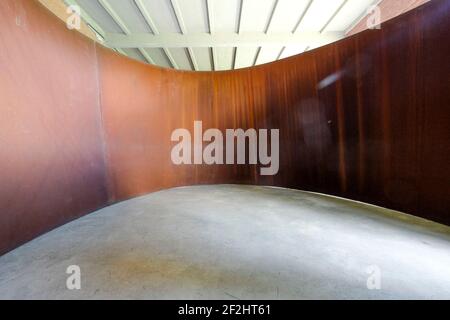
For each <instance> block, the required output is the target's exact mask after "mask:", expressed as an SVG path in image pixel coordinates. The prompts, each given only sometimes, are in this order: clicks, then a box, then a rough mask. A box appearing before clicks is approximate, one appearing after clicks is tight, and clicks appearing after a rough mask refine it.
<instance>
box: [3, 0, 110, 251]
mask: <svg viewBox="0 0 450 320" xmlns="http://www.w3.org/2000/svg"><path fill="white" fill-rule="evenodd" d="M0 30H1V31H0V254H1V253H4V252H5V251H7V250H9V249H12V248H14V247H16V246H18V245H20V244H22V243H23V242H25V241H28V240H30V239H32V238H34V237H36V236H38V235H40V234H42V233H43V232H46V231H48V230H50V229H52V228H54V227H56V226H59V225H61V224H63V223H66V222H67V221H70V220H72V219H75V218H77V217H79V216H81V215H83V214H86V213H88V212H91V211H93V210H95V209H96V208H99V207H101V206H104V205H106V202H107V193H106V179H105V177H106V175H105V173H106V171H105V162H104V154H103V141H102V140H103V139H102V130H101V117H100V109H99V95H98V81H97V64H96V51H95V44H94V42H92V41H90V40H87V39H85V38H83V37H81V36H80V35H79V34H78V33H77V32H71V31H69V30H68V29H67V28H66V27H65V25H64V23H63V22H61V21H59V20H58V19H57V18H55V17H54V16H53V15H52V14H51V13H50V12H48V11H47V10H46V9H45V8H44V7H41V5H40V4H38V3H37V1H30V0H2V1H0Z"/></svg>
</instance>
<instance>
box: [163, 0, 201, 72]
mask: <svg viewBox="0 0 450 320" xmlns="http://www.w3.org/2000/svg"><path fill="white" fill-rule="evenodd" d="M170 3H171V4H172V8H173V11H174V12H175V18H176V20H177V23H178V26H179V27H180V30H181V32H182V33H183V34H186V33H187V28H186V24H185V23H184V19H183V15H182V14H181V8H180V6H179V4H178V2H177V1H176V0H170ZM187 52H188V55H189V58H190V60H191V62H192V67H193V68H194V71H197V70H198V64H197V60H196V59H195V54H194V50H192V47H187Z"/></svg>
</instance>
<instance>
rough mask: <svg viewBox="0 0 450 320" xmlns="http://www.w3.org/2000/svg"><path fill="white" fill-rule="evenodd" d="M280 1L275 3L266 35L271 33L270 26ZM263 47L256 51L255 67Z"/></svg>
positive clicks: (265, 31)
mask: <svg viewBox="0 0 450 320" xmlns="http://www.w3.org/2000/svg"><path fill="white" fill-rule="evenodd" d="M278 2H279V0H275V3H274V4H273V7H272V11H271V12H270V16H269V20H268V21H267V25H266V28H265V30H264V33H268V32H269V31H270V25H271V24H272V20H273V16H274V15H275V11H276V10H277V6H278ZM261 49H262V47H258V50H257V51H256V56H255V60H254V61H253V65H254V66H255V65H256V63H257V62H258V58H259V55H260V53H261Z"/></svg>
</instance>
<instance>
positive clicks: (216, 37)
mask: <svg viewBox="0 0 450 320" xmlns="http://www.w3.org/2000/svg"><path fill="white" fill-rule="evenodd" d="M102 1H104V0H102ZM344 37H345V33H344V32H322V33H320V32H297V33H291V32H279V33H265V32H245V33H244V32H242V33H239V34H238V33H214V34H209V33H197V34H180V33H168V34H161V35H153V34H148V33H134V34H132V35H124V34H121V33H107V34H106V36H105V39H106V43H107V44H108V45H109V46H112V47H115V48H136V47H140V48H161V47H168V48H186V47H195V48H197V47H259V46H287V45H301V44H308V45H323V44H326V43H331V42H334V41H337V40H340V39H342V38H344Z"/></svg>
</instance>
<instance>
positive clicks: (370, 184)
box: [0, 1, 450, 251]
mask: <svg viewBox="0 0 450 320" xmlns="http://www.w3.org/2000/svg"><path fill="white" fill-rule="evenodd" d="M14 2H16V1H6V5H5V2H3V3H2V5H0V12H1V13H2V15H3V14H4V13H5V12H6V13H8V6H10V5H11V4H12V3H14ZM16 3H20V4H21V5H22V6H23V7H24V8H25V10H26V11H27V13H28V16H30V15H33V16H36V17H37V18H39V19H43V20H44V21H41V23H42V24H48V25H51V26H52V28H56V27H58V28H60V29H63V28H64V26H63V25H62V24H59V23H57V22H56V21H53V20H52V19H50V18H49V17H48V16H47V15H46V14H45V13H44V12H43V9H42V8H40V7H37V6H36V4H30V3H29V2H28V1H17V2H16ZM449 9H450V4H449V2H448V1H432V2H430V3H428V4H426V5H424V6H422V7H420V8H418V9H416V10H414V11H412V12H410V13H408V14H406V15H403V16H401V17H399V18H397V19H395V20H392V21H391V22H388V23H386V24H383V26H382V29H381V30H374V31H366V32H363V33H361V34H358V35H356V36H354V37H351V38H348V39H345V40H343V41H340V42H338V43H335V44H332V45H328V46H326V47H323V48H319V49H317V50H313V51H311V52H308V53H306V54H303V55H300V56H296V57H292V58H289V59H285V60H282V61H278V62H275V63H271V64H267V65H262V66H258V67H254V68H249V69H242V70H235V71H227V72H201V73H195V72H182V71H174V70H167V69H161V68H157V67H154V66H149V65H144V64H141V63H139V62H135V61H132V60H129V59H126V58H124V57H122V56H119V55H117V54H115V53H113V52H111V51H109V50H106V49H102V48H98V47H97V48H96V50H94V53H96V55H95V54H94V55H92V56H91V52H92V51H91V49H90V46H92V43H90V42H89V41H88V40H80V39H81V38H79V37H78V36H76V35H74V34H73V33H70V32H68V31H64V30H60V31H58V34H59V33H63V34H64V36H65V37H66V42H67V41H69V42H70V41H71V42H72V43H73V44H72V46H73V45H74V44H75V43H83V45H81V47H82V48H84V50H86V51H82V52H80V51H74V52H72V53H71V54H72V55H73V57H74V58H75V56H76V57H78V56H80V55H81V56H82V57H83V58H86V59H87V61H86V66H85V69H83V68H81V69H79V73H81V74H82V76H81V80H83V81H78V80H80V79H79V77H80V76H75V75H74V76H73V77H69V79H71V80H70V81H69V83H70V84H71V86H72V87H71V88H72V89H74V90H77V92H79V94H80V99H88V98H89V99H88V100H89V101H84V100H83V101H81V100H80V101H77V104H76V105H74V104H72V103H70V104H69V105H68V108H71V111H72V113H73V116H74V118H73V119H66V118H62V119H59V120H60V121H59V122H58V123H48V122H46V121H45V117H43V118H39V117H37V118H36V125H37V126H41V127H42V126H45V127H46V128H48V127H52V128H53V129H52V130H53V131H52V132H53V133H54V135H55V136H52V137H51V139H53V140H54V139H60V138H61V139H62V138H63V137H64V136H65V135H60V137H58V136H57V132H58V131H57V130H60V131H61V132H70V135H71V137H72V139H70V140H69V142H68V144H69V146H72V147H73V150H74V153H73V154H72V153H70V152H64V153H62V154H61V157H60V155H59V154H51V153H50V154H47V157H48V160H49V161H53V160H55V159H61V161H63V163H65V164H66V163H71V164H72V165H73V167H74V168H79V169H80V170H85V172H86V173H87V176H88V177H90V180H89V181H88V182H89V184H88V186H86V187H85V188H79V187H78V186H77V187H76V186H75V184H73V188H74V189H73V190H64V191H65V193H66V194H73V193H75V194H79V193H81V194H85V195H88V194H90V197H91V198H95V201H94V202H93V203H92V202H85V201H84V200H83V199H81V198H80V199H76V200H75V201H74V200H73V201H72V202H71V206H72V207H71V210H64V209H63V213H61V212H62V211H61V210H58V208H66V207H64V206H61V201H63V199H64V195H62V194H59V193H58V196H57V197H56V198H55V197H54V198H52V199H50V200H49V201H51V203H52V205H53V206H52V207H51V208H50V210H51V211H52V212H53V215H52V217H54V218H53V219H52V220H51V222H52V223H48V224H46V223H41V224H40V226H41V227H40V228H35V227H33V226H29V225H26V224H24V222H23V221H24V216H23V211H20V210H16V209H15V207H14V206H12V204H14V203H19V202H20V201H22V200H23V199H24V198H26V197H28V195H29V194H30V192H33V190H30V189H23V190H22V189H21V188H20V187H18V188H19V190H21V193H19V194H14V195H10V196H9V197H5V196H4V195H5V194H12V191H11V190H17V188H16V189H14V186H15V185H16V184H17V183H16V182H13V183H12V184H9V185H2V189H1V195H0V196H1V197H2V198H0V199H1V202H0V205H1V206H2V208H4V204H5V203H7V204H9V206H6V209H7V210H3V209H2V211H1V216H0V219H2V220H3V221H8V222H9V225H6V227H5V226H4V225H2V227H1V228H2V230H5V229H6V232H7V234H9V236H10V238H8V237H5V236H4V233H3V232H2V233H1V238H2V239H1V240H2V247H1V249H0V251H5V250H7V249H10V248H12V247H14V246H15V245H17V244H18V243H21V242H23V241H25V240H27V239H29V238H30V236H29V235H30V234H37V233H39V232H42V231H45V229H46V227H47V228H50V227H52V226H53V225H55V223H61V222H64V221H67V220H69V219H71V218H73V217H76V216H78V215H79V214H81V213H84V212H86V211H87V210H88V209H90V208H91V207H92V206H93V205H92V204H94V206H95V205H97V206H101V205H106V204H108V203H112V202H115V201H119V200H123V199H127V198H130V197H134V196H136V195H140V194H145V193H148V192H151V191H155V190H159V189H163V188H168V187H173V186H180V185H191V184H212V183H246V184H263V185H276V186H283V187H291V188H298V189H304V190H311V191H318V192H323V193H328V194H333V195H339V196H343V197H347V198H351V199H356V200H362V201H365V202H369V203H374V204H378V205H382V206H384V207H388V208H393V209H397V210H401V211H404V212H407V213H411V214H415V215H418V216H422V217H425V218H428V219H432V220H436V221H440V222H443V223H447V224H449V223H450V201H449V200H448V199H449V198H450V191H449V189H450V188H449V186H450V169H449V165H448V164H449V163H450V141H449V140H450V139H449V120H450V119H449V118H450V109H449V108H450V92H449V91H450V90H449V89H450V88H449V82H448V75H449V74H450V65H449V63H448V56H450V42H449V41H448V40H449V32H450V19H449V18H450V16H449V12H450V10H449ZM14 32H18V31H17V30H12V33H13V34H14ZM55 32H56V31H55ZM33 36H34V37H36V36H37V35H36V34H31V35H29V37H30V38H32V37H33ZM39 37H47V35H43V34H41V33H39ZM5 38H6V40H8V41H9V42H11V41H13V40H12V39H9V38H8V37H3V35H2V40H4V39H5ZM29 40H30V39H29ZM41 40H42V39H41ZM46 40H47V42H46V45H45V46H44V45H40V46H37V49H36V52H35V54H36V53H39V52H40V53H41V54H42V53H43V52H44V53H47V51H49V52H51V53H50V54H53V55H58V54H57V52H59V53H60V52H62V51H64V50H66V49H64V46H67V43H63V44H62V45H63V47H61V43H60V42H58V41H55V39H50V38H48V37H47V38H46ZM30 41H34V40H33V39H31V40H30ZM49 43H50V45H49ZM11 45H12V46H17V42H16V43H14V42H11ZM16 49H17V50H18V49H23V46H22V47H21V46H17V48H16ZM8 50H9V51H8ZM10 50H11V49H7V51H8V52H10ZM80 50H81V49H80ZM83 52H84V53H83ZM0 58H1V59H2V60H0V61H1V62H2V63H5V64H6V62H7V61H8V59H12V60H14V57H13V58H12V57H11V56H7V55H3V56H0ZM18 61H20V62H21V63H29V64H30V65H31V61H29V60H26V59H25V57H21V58H20V59H19V60H18ZM64 61H66V60H64ZM81 61H83V59H81ZM71 62H72V63H73V64H75V65H78V66H80V62H79V61H78V60H77V59H74V60H71ZM47 63H50V61H48V62H47ZM41 64H44V62H43V61H39V65H38V66H36V68H38V69H39V68H44V69H48V66H46V65H44V66H42V65H41ZM67 64H69V63H68V62H67ZM81 66H83V64H82V63H81ZM11 68H14V69H11V70H15V69H20V66H18V65H16V66H13V67H11ZM64 68H68V69H67V70H71V69H70V66H65V64H60V65H58V70H55V71H54V72H56V73H58V74H60V73H61V69H64ZM50 70H51V71H52V70H53V69H52V68H50ZM93 70H95V71H93ZM16 71H17V70H16ZM46 74H48V75H49V82H50V83H49V84H48V85H49V86H51V85H54V86H58V84H59V86H60V87H61V91H60V94H59V93H58V96H60V97H67V95H70V94H71V93H70V92H66V91H65V90H66V89H67V88H64V85H62V84H61V82H60V81H59V82H58V84H57V83H55V81H54V80H55V79H58V78H57V77H56V75H55V74H54V73H53V71H52V72H48V71H47V72H46ZM19 75H20V76H22V77H30V73H29V72H28V71H26V70H21V73H20V74H19ZM41 75H42V74H41ZM87 75H90V76H89V79H85V77H88V76H87ZM32 76H35V77H36V78H35V80H37V81H41V79H42V78H41V77H40V75H38V74H37V73H36V74H35V73H32ZM97 76H98V79H97ZM5 79H6V78H5V77H3V81H4V80H5ZM66 80H67V79H66ZM97 80H98V84H99V90H98V91H97V94H98V95H97V97H93V96H90V95H89V92H91V89H92V88H97V87H96V83H97ZM91 82H92V83H91ZM2 84H3V82H2ZM16 86H17V88H13V89H11V93H9V94H10V95H9V96H7V97H10V98H11V99H12V97H13V96H14V94H17V95H19V94H23V92H22V91H21V90H20V89H21V88H20V85H18V84H17V83H16ZM28 86H30V87H33V86H36V85H35V84H31V83H30V84H28ZM14 90H16V91H17V92H16V91H14ZM67 90H68V89H67ZM86 90H87V91H86ZM3 94H5V93H4V92H3V93H2V96H3ZM86 95H87V96H86ZM95 98H97V99H98V100H99V101H100V103H99V104H96V101H95ZM11 101H12V100H11ZM50 102H51V101H50ZM80 102H83V103H81V104H82V106H80ZM97 102H98V101H97ZM99 106H100V109H101V110H99V109H98V107H99ZM22 107H24V106H22ZM47 107H48V112H50V113H52V112H56V113H57V112H59V107H58V106H56V105H54V104H52V103H49V105H48V106H47ZM1 108H2V110H3V109H4V108H7V105H2V106H1ZM24 108H25V107H24ZM99 111H101V118H100V116H99V115H98V113H99ZM89 112H91V113H92V114H89ZM21 116H22V117H26V116H27V115H26V114H25V113H24V114H23V115H21ZM14 119H15V120H14V121H16V122H17V123H20V122H21V118H20V117H17V118H14ZM83 119H84V120H83ZM75 120H76V121H75ZM195 120H202V121H203V127H204V130H206V129H208V128H218V129H221V130H225V129H227V128H242V129H247V128H255V129H266V128H267V129H272V128H276V129H280V170H279V173H278V174H277V175H276V176H265V177H264V176H260V175H259V170H258V168H257V166H255V165H214V166H207V165H200V166H194V165H183V166H175V165H173V164H172V162H171V159H170V152H171V148H172V147H173V145H174V143H172V142H171V141H170V136H171V133H172V131H173V130H174V129H177V128H187V129H190V130H191V131H192V130H193V123H194V121H195ZM84 121H87V123H84V124H81V123H83V122H84ZM66 122H69V123H72V122H73V123H74V125H78V126H80V127H82V128H76V127H71V126H68V127H67V126H66ZM100 125H103V131H101V130H99V126H100ZM85 128H91V129H90V130H91V131H89V130H87V132H80V131H79V130H80V129H81V131H82V130H84V129H85ZM17 130H18V129H17V128H11V129H10V130H9V131H7V132H6V136H8V134H9V135H10V136H11V137H12V136H13V135H14V134H15V133H17ZM87 133H89V134H88V135H89V136H90V137H91V138H86V137H85V135H86V134H87ZM77 135H81V136H79V137H78V136H77ZM102 141H104V146H103V145H102V143H101V142H102ZM28 143H29V141H22V140H20V142H17V143H16V144H15V145H17V146H19V147H20V148H27V146H28ZM52 143H53V142H52V141H47V142H45V143H43V144H42V146H41V147H42V148H43V149H50V150H51V149H52V148H53V147H54V146H53V144H52ZM69 146H66V147H67V148H72V147H69ZM88 151H89V152H88ZM103 151H104V154H103V153H102V152H103ZM9 153H12V154H16V153H17V151H16V149H12V150H9ZM9 153H8V156H10V155H9ZM102 154H103V155H104V158H105V161H103V158H102V157H101V155H102ZM62 155H69V156H71V157H72V158H70V159H67V158H64V157H63V156H62ZM18 157H19V158H21V159H25V160H27V159H28V158H26V157H28V155H27V154H20V155H19V156H18ZM86 157H94V159H91V161H88V162H86V163H85V162H84V161H85V160H86V159H87V158H86ZM27 161H30V160H29V159H28V160H27ZM4 164H5V162H4V161H3V160H2V166H3V165H4ZM43 167H44V166H42V165H41V164H36V165H34V168H35V169H37V170H38V171H39V170H43V172H45V169H42V168H43ZM10 168H11V171H12V172H14V171H15V170H16V167H15V165H10ZM16 171H17V170H16ZM28 171H31V168H29V167H25V168H24V169H23V174H24V175H26V176H27V177H28V178H27V179H30V180H33V179H34V178H35V177H36V176H37V175H36V174H33V173H32V172H28ZM74 171H76V170H74ZM47 172H48V171H47ZM104 172H107V174H106V175H105V174H104ZM64 173H65V175H64V174H63V173H62V172H61V171H54V172H51V174H50V176H53V175H54V176H55V177H58V176H62V177H64V179H65V180H64V181H66V182H68V185H69V186H72V184H71V183H72V182H73V180H74V179H75V178H74V176H73V174H70V173H68V172H64ZM91 174H93V175H92V176H91ZM43 179H45V177H44V178H43ZM47 180H48V179H47ZM11 181H12V180H11ZM86 181H87V180H86ZM47 183H49V184H51V185H52V186H53V188H58V186H59V185H60V181H57V180H55V181H48V182H47ZM36 188H38V187H36ZM92 188H94V189H95V190H100V191H101V192H100V193H99V194H98V195H96V194H95V193H94V194H92V193H91V192H90V190H91V189H92ZM61 191H62V190H61ZM106 193H107V194H108V198H109V199H106V196H105V195H106ZM2 202H3V203H2ZM26 207H28V208H30V209H32V210H31V211H30V212H32V213H30V215H33V217H35V218H36V219H38V218H39V217H40V216H45V215H46V213H45V212H47V211H44V209H43V208H39V210H35V204H34V203H28V204H27V205H25V206H24V208H26ZM21 210H22V209H21ZM58 215H59V216H58ZM11 221H13V223H11ZM33 221H34V220H33ZM32 225H33V224H32ZM27 228H31V230H34V231H33V232H32V233H29V234H28V236H22V234H26V232H25V230H26V229H27ZM13 235H14V236H13ZM5 241H6V243H7V244H6V245H4V244H3V243H5Z"/></svg>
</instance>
